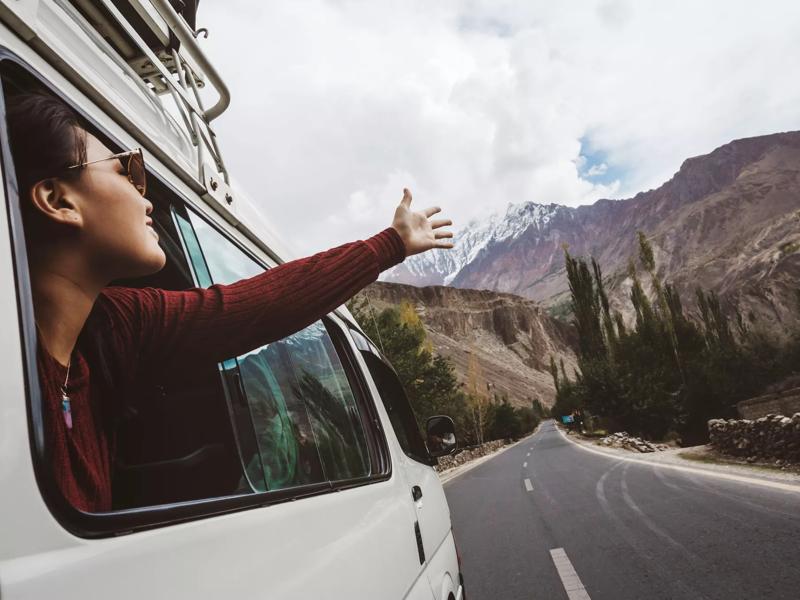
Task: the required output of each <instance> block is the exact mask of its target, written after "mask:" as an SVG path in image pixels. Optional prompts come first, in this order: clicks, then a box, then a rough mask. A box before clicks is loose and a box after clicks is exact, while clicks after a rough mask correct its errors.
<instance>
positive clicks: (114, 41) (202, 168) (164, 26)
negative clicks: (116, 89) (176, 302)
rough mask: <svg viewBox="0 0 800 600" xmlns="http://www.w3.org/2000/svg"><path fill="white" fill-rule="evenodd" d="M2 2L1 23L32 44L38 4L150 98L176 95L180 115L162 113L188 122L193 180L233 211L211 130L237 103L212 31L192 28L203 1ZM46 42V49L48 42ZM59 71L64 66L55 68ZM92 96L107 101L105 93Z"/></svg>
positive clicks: (94, 0) (29, 0) (44, 0)
mask: <svg viewBox="0 0 800 600" xmlns="http://www.w3.org/2000/svg"><path fill="white" fill-rule="evenodd" d="M0 2H2V4H0V6H2V11H0V13H2V17H3V20H4V21H6V22H8V23H10V24H11V25H12V26H13V27H14V28H15V29H16V30H17V31H18V32H20V34H21V35H23V37H24V38H26V39H30V38H35V37H37V32H35V31H34V30H32V29H30V28H29V26H28V25H27V23H26V21H27V20H29V19H34V20H35V19H36V16H35V14H36V6H37V5H38V4H39V3H52V4H53V5H55V6H58V7H59V8H60V9H62V10H63V11H64V12H65V13H67V14H68V15H70V16H71V17H72V19H73V20H74V21H75V23H76V24H77V25H78V26H79V27H80V28H81V29H82V30H83V31H84V32H85V33H86V34H87V35H90V36H91V37H93V38H94V39H95V40H97V42H98V43H99V44H100V45H101V46H102V47H105V49H106V53H107V54H108V55H109V56H110V57H111V58H112V60H113V61H114V62H115V63H117V64H118V65H119V67H120V68H121V69H123V71H125V72H126V73H127V74H128V75H129V76H131V77H133V78H134V79H139V80H140V81H142V83H143V85H142V89H143V90H144V91H145V92H146V91H147V90H149V91H150V93H152V94H153V95H155V96H167V95H169V96H171V98H172V100H173V101H174V104H175V107H174V108H175V110H174V111H173V110H172V107H169V108H168V107H167V105H163V106H164V108H165V110H167V112H169V113H171V114H173V116H174V117H176V118H177V119H179V121H182V123H183V126H184V127H185V130H186V132H187V134H188V137H189V138H190V140H191V142H192V144H193V145H194V147H195V149H196V161H197V162H196V166H197V172H196V174H195V175H193V178H194V177H196V178H197V182H198V183H199V184H200V185H201V186H202V188H203V189H204V191H205V193H206V194H207V195H208V196H210V197H211V198H212V199H213V200H215V202H216V203H218V204H220V205H222V206H224V207H227V206H230V205H231V203H232V201H233V198H232V193H231V191H230V178H229V175H228V171H227V169H226V167H225V163H224V161H223V159H222V155H221V153H220V150H219V146H218V144H217V139H216V135H215V133H214V130H213V129H212V127H211V122H212V121H213V120H214V119H216V118H217V117H219V116H220V115H221V114H223V113H224V112H225V110H226V109H227V108H228V106H229V105H230V98H231V96H230V91H229V90H228V86H227V85H226V84H225V82H224V81H223V79H222V77H221V76H220V75H219V73H218V72H217V70H216V69H215V68H214V66H213V65H212V64H211V62H210V61H209V60H208V58H207V56H206V55H205V53H204V52H203V50H202V49H201V48H200V45H199V44H198V40H197V38H198V36H199V35H203V34H205V35H207V34H208V32H207V30H205V29H200V30H195V29H194V21H195V13H196V9H197V0H22V2H18V3H12V4H9V3H7V2H5V1H4V0H0ZM176 7H177V10H176ZM187 18H188V19H189V21H190V22H192V25H190V24H189V22H187ZM30 27H35V25H33V24H31V25H30ZM42 41H44V43H45V44H47V41H46V40H42ZM55 64H56V65H57V66H58V63H57V62H56V63H55ZM59 68H60V67H59ZM65 74H66V75H67V76H68V77H69V78H74V77H75V76H76V74H75V73H74V72H73V73H70V72H69V69H67V71H66V72H65ZM77 76H80V75H79V74H78V75H77ZM80 87H83V88H84V89H86V88H85V86H80ZM203 87H205V88H207V89H209V88H210V89H211V90H212V91H213V92H215V93H216V96H217V99H216V102H215V103H214V104H213V105H212V106H210V107H208V108H206V106H205V105H204V103H203V100H202V98H201V94H200V92H199V90H200V88H203ZM92 92H93V93H94V94H98V93H99V94H100V95H101V96H102V94H103V92H102V91H101V90H92ZM204 95H205V94H204ZM174 112H177V113H178V114H179V115H180V116H179V117H177V116H176V115H174ZM208 162H210V163H212V164H213V165H214V167H215V169H211V168H206V167H207V166H209V167H210V166H211V165H206V163H208Z"/></svg>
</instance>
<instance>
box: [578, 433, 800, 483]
mask: <svg viewBox="0 0 800 600" xmlns="http://www.w3.org/2000/svg"><path fill="white" fill-rule="evenodd" d="M564 433H566V432H564ZM567 436H568V439H569V440H570V441H573V442H575V443H577V444H581V445H584V446H588V447H590V448H592V449H593V450H597V451H599V452H603V453H605V454H609V455H612V456H621V457H626V458H636V459H637V460H640V461H643V462H652V463H665V464H672V465H680V466H684V467H692V468H694V469H699V470H703V471H716V472H719V473H729V474H732V475H743V476H747V477H752V478H754V479H764V480H766V481H778V482H782V483H791V484H797V485H800V466H797V465H794V466H792V467H790V468H787V469H780V468H777V467H775V466H774V465H772V464H771V463H766V462H757V463H752V464H749V463H746V462H745V461H739V460H737V459H735V458H729V457H725V456H721V455H719V454H718V453H717V452H716V451H715V450H714V449H713V448H711V447H709V446H690V447H686V448H672V449H669V450H662V451H660V452H646V453H644V452H632V451H630V450H623V449H621V448H609V447H607V446H603V445H600V444H597V443H596V442H595V440H593V439H590V438H584V437H582V436H579V435H576V434H571V433H570V434H567Z"/></svg>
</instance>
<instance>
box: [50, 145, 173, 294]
mask: <svg viewBox="0 0 800 600" xmlns="http://www.w3.org/2000/svg"><path fill="white" fill-rule="evenodd" d="M112 154H114V153H113V152H112V151H111V150H109V149H108V148H106V147H105V146H104V145H103V143H102V142H100V140H98V139H97V138H96V137H94V136H93V135H91V134H88V133H87V134H86V161H87V162H92V161H96V160H100V159H103V158H106V157H108V156H111V155H112ZM123 162H124V163H125V164H123ZM126 167H127V157H126V158H123V159H122V162H121V161H120V160H119V159H116V158H114V159H109V160H100V162H96V163H94V164H90V165H87V166H86V167H84V168H83V169H82V171H81V175H80V178H79V179H78V180H77V181H69V182H64V187H65V188H66V191H67V193H69V194H72V196H73V201H74V202H75V203H76V205H77V208H78V210H79V212H80V220H81V232H80V236H81V242H82V245H83V246H84V247H85V248H86V249H87V250H88V255H89V257H90V260H91V261H92V262H93V265H92V266H93V268H94V269H96V272H97V273H98V274H102V275H103V276H104V277H106V278H108V279H109V280H114V279H122V278H131V277H142V276H144V275H150V274H152V273H155V272H157V271H159V270H161V268H162V267H163V266H164V264H165V263H166V256H165V254H164V251H163V250H162V249H161V247H160V246H159V245H158V235H157V234H156V232H155V231H154V230H153V228H152V227H151V224H152V219H151V218H150V216H149V215H150V213H151V212H152V211H153V205H152V203H151V202H150V201H149V200H147V199H146V198H144V197H143V196H142V195H141V194H140V193H139V191H138V190H137V189H136V188H135V187H134V186H133V184H132V183H131V182H130V181H129V180H128V177H127V171H126Z"/></svg>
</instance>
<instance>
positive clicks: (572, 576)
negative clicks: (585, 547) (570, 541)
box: [550, 548, 591, 600]
mask: <svg viewBox="0 0 800 600" xmlns="http://www.w3.org/2000/svg"><path fill="white" fill-rule="evenodd" d="M550 556H551V557H552V559H553V564H554V565H555V566H556V571H558V576H559V577H560V578H561V584H562V585H563V586H564V591H566V592H567V598H569V600H591V598H589V594H588V593H587V592H586V588H585V587H583V583H581V580H580V577H578V573H576V572H575V567H573V566H572V563H571V562H570V560H569V557H568V556H567V553H566V552H564V549H563V548H553V549H552V550H550Z"/></svg>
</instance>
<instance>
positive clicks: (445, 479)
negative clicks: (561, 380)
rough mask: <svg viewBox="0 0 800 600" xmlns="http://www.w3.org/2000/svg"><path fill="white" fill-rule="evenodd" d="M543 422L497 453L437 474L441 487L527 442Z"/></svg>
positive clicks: (537, 431)
mask: <svg viewBox="0 0 800 600" xmlns="http://www.w3.org/2000/svg"><path fill="white" fill-rule="evenodd" d="M545 422H546V421H542V422H541V423H539V424H538V425H537V426H536V429H534V430H533V431H532V432H531V434H530V435H527V436H525V437H524V438H522V439H521V440H518V441H516V442H514V443H513V444H510V445H508V446H504V447H503V448H500V450H498V451H497V452H492V453H491V454H487V455H486V456H481V457H480V458H476V459H475V460H473V461H472V462H469V463H467V464H466V465H462V466H460V467H454V468H452V469H449V470H448V471H445V472H444V473H439V481H440V482H441V484H442V485H444V484H445V483H449V482H451V481H452V480H453V479H455V478H456V477H459V476H461V475H463V474H464V473H466V472H467V471H470V470H471V469H473V468H475V467H477V466H478V465H481V464H483V463H485V462H489V461H490V460H491V459H493V458H496V457H498V456H500V455H501V454H502V453H503V452H505V451H506V450H509V449H511V448H513V447H514V446H517V445H518V444H521V443H522V442H525V441H527V440H528V439H529V438H532V437H533V436H534V435H536V434H537V433H539V428H540V427H541V426H542V425H543V424H544V423H545Z"/></svg>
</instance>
